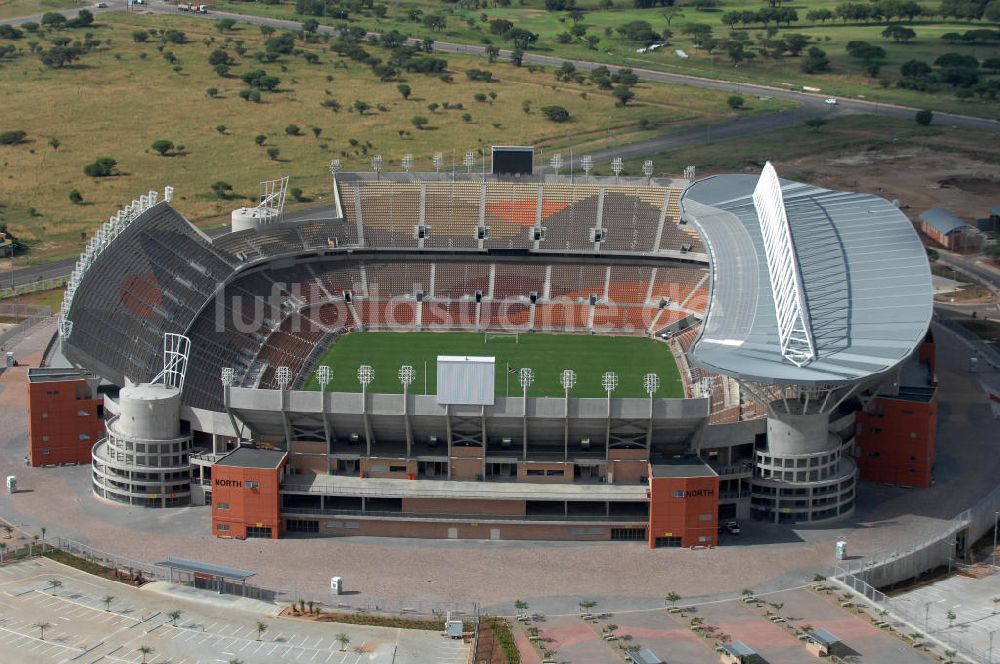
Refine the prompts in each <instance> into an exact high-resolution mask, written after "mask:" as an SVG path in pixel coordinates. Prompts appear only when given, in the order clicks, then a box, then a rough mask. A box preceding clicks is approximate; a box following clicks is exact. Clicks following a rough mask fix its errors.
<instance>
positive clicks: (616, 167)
mask: <svg viewBox="0 0 1000 664" xmlns="http://www.w3.org/2000/svg"><path fill="white" fill-rule="evenodd" d="M611 170H612V171H614V174H615V182H617V181H618V176H619V175H621V173H622V158H621V157H615V158H614V159H612V160H611Z"/></svg>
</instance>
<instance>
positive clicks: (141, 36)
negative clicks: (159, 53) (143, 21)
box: [132, 30, 149, 44]
mask: <svg viewBox="0 0 1000 664" xmlns="http://www.w3.org/2000/svg"><path fill="white" fill-rule="evenodd" d="M148 39H149V33H148V32H146V31H145V30H136V31H135V32H133V33H132V41H134V42H135V43H137V44H141V43H142V42H144V41H147V40H148Z"/></svg>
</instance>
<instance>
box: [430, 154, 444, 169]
mask: <svg viewBox="0 0 1000 664" xmlns="http://www.w3.org/2000/svg"><path fill="white" fill-rule="evenodd" d="M431 163H433V164H434V171H435V172H437V173H440V172H441V166H442V165H443V164H444V155H443V154H441V153H440V152H435V153H434V158H433V159H432V160H431Z"/></svg>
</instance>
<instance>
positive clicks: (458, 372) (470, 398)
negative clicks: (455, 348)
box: [437, 355, 496, 406]
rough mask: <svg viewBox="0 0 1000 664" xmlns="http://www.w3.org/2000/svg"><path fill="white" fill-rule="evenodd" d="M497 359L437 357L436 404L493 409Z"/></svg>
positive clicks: (458, 356)
mask: <svg viewBox="0 0 1000 664" xmlns="http://www.w3.org/2000/svg"><path fill="white" fill-rule="evenodd" d="M495 368H496V358H493V357H477V356H474V355H438V357H437V402H438V403H439V404H441V405H442V406H448V405H462V406H492V405H493V400H494V396H495V395H494V390H495V382H494V381H495Z"/></svg>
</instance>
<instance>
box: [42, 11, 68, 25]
mask: <svg viewBox="0 0 1000 664" xmlns="http://www.w3.org/2000/svg"><path fill="white" fill-rule="evenodd" d="M41 22H42V25H43V26H44V27H46V28H61V27H63V26H64V25H66V17H65V16H63V15H62V14H60V13H58V12H45V13H44V14H42V21H41Z"/></svg>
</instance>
